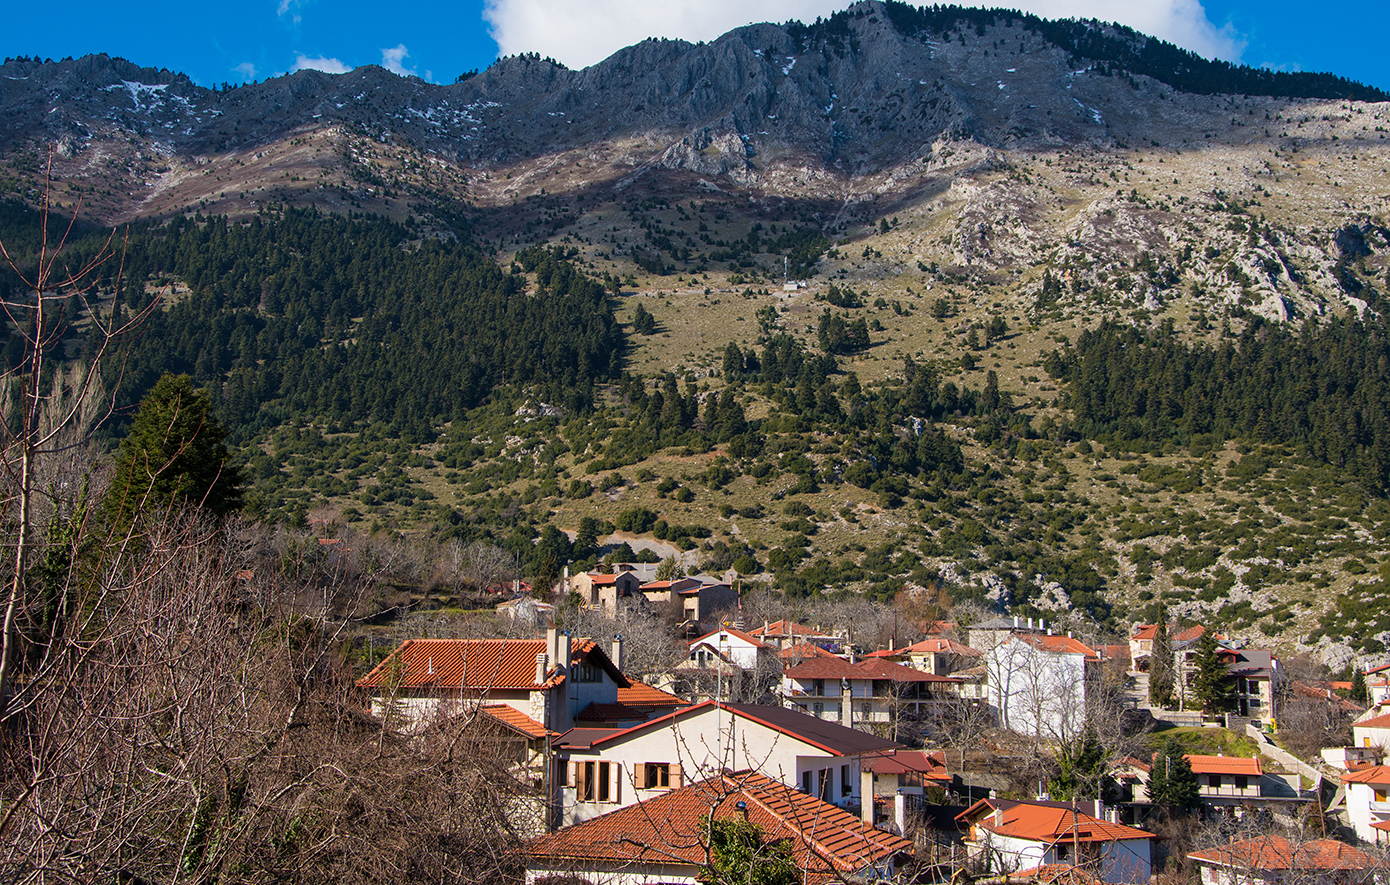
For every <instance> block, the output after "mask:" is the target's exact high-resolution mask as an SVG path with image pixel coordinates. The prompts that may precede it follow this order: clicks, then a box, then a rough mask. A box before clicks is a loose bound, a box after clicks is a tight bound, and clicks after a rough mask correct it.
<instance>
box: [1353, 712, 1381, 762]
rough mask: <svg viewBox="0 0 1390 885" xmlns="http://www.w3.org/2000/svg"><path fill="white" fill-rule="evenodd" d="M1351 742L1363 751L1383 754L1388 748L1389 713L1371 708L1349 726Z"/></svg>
mask: <svg viewBox="0 0 1390 885" xmlns="http://www.w3.org/2000/svg"><path fill="white" fill-rule="evenodd" d="M1351 742H1352V744H1353V745H1354V746H1357V747H1361V748H1363V749H1379V750H1380V751H1381V752H1382V753H1384V751H1385V749H1386V748H1387V747H1390V713H1382V712H1381V708H1379V707H1372V708H1371V709H1370V710H1367V711H1366V713H1365V715H1364V716H1362V718H1361V719H1359V720H1357V721H1356V722H1353V723H1352V724H1351Z"/></svg>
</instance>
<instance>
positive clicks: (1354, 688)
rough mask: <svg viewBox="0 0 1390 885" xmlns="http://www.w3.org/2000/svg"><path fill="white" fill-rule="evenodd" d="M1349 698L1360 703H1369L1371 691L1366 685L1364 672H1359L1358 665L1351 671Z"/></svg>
mask: <svg viewBox="0 0 1390 885" xmlns="http://www.w3.org/2000/svg"><path fill="white" fill-rule="evenodd" d="M1351 700H1353V701H1355V702H1356V703H1358V704H1362V705H1369V704H1370V703H1371V692H1370V690H1369V689H1368V688H1367V687H1366V674H1365V673H1362V672H1361V668H1360V667H1355V666H1353V667H1352V671H1351Z"/></svg>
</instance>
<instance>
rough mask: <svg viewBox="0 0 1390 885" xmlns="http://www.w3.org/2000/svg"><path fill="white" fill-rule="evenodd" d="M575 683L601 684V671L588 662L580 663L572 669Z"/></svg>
mask: <svg viewBox="0 0 1390 885" xmlns="http://www.w3.org/2000/svg"><path fill="white" fill-rule="evenodd" d="M574 681H575V682H602V681H603V671H602V670H600V669H599V668H598V667H596V666H594V665H593V664H592V663H590V662H589V661H580V662H579V663H578V665H576V666H575V668H574Z"/></svg>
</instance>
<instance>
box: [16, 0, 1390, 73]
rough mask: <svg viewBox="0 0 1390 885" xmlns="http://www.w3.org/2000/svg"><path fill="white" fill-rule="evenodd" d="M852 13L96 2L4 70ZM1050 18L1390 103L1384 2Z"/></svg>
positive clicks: (589, 4)
mask: <svg viewBox="0 0 1390 885" xmlns="http://www.w3.org/2000/svg"><path fill="white" fill-rule="evenodd" d="M848 2H849V0H457V2H452V3H438V2H424V3H414V4H407V5H404V6H395V5H386V6H383V5H382V4H380V3H379V2H372V3H368V2H363V0H233V2H224V3H220V4H218V3H213V4H202V3H188V2H180V3H175V2H172V0H156V2H141V0H135V2H129V3H123V4H117V3H111V2H103V3H96V2H91V0H70V2H67V3H64V4H61V5H57V4H53V5H50V3H34V2H28V3H19V2H16V3H12V4H7V5H8V6H9V8H8V9H7V10H6V13H5V19H6V21H5V26H4V28H3V29H0V57H7V56H15V55H25V56H33V55H39V56H43V57H48V58H55V59H56V58H62V57H64V56H69V55H71V56H77V55H83V54H86V53H90V52H106V53H109V54H112V55H120V56H124V57H125V58H128V59H130V60H131V61H134V62H136V63H138V64H142V65H148V66H152V67H164V68H170V69H172V70H177V71H182V72H184V73H186V74H188V75H189V76H191V77H192V78H193V79H194V80H195V81H197V82H198V83H200V84H202V85H204V86H213V85H215V84H218V83H221V82H224V81H226V82H242V81H245V80H261V79H265V78H266V77H271V76H276V75H279V74H284V73H288V72H291V71H293V70H296V69H297V68H300V67H314V68H319V69H326V70H346V69H348V68H352V67H356V66H358V65H364V64H382V65H385V66H388V67H392V68H393V69H394V70H397V72H398V73H402V72H403V73H414V74H417V75H418V76H421V77H425V78H426V79H430V80H433V81H435V82H451V81H452V80H453V79H454V78H455V77H456V76H457V75H458V74H459V73H461V72H463V71H466V70H470V69H473V68H485V67H487V66H488V65H489V64H491V63H492V61H493V60H494V59H495V58H496V57H497V56H498V54H499V52H500V53H504V54H506V53H513V52H526V51H534V52H539V53H540V54H541V55H545V56H551V57H554V58H557V59H559V60H560V61H562V62H565V63H566V64H568V65H570V66H571V67H583V66H584V65H587V64H592V63H593V62H595V61H598V60H600V59H602V58H604V57H606V56H607V55H608V54H609V53H611V52H612V51H614V50H616V49H618V48H620V47H622V46H624V45H627V44H629V43H632V42H636V41H637V40H639V39H641V38H642V37H644V36H648V35H651V36H668V37H683V38H685V39H690V40H701V39H703V40H708V39H712V38H713V37H716V36H718V35H719V34H721V33H723V32H724V31H727V30H728V29H730V28H733V27H737V26H738V25H741V24H747V23H748V22H751V21H785V20H787V19H789V18H799V19H802V20H803V21H811V20H813V19H815V17H816V16H817V15H826V14H829V13H830V12H831V11H833V10H835V9H838V8H842V7H843V6H845V5H847V4H848ZM986 5H999V6H1010V7H1014V8H1022V9H1026V10H1028V11H1031V12H1035V13H1037V14H1039V15H1044V16H1049V17H1066V16H1078V17H1096V18H1103V19H1109V20H1114V21H1120V22H1123V23H1125V24H1129V25H1131V26H1133V27H1135V28H1138V29H1139V30H1142V31H1145V32H1147V33H1153V34H1155V35H1157V36H1160V37H1163V38H1164V39H1167V40H1171V41H1172V42H1174V43H1178V44H1179V45H1182V46H1186V47H1187V48H1189V49H1193V50H1194V51H1197V52H1199V53H1201V54H1203V55H1207V56H1219V57H1223V58H1226V59H1228V60H1231V61H1241V62H1244V63H1247V64H1252V65H1267V66H1270V67H1273V68H1276V69H1279V70H1306V71H1324V70H1327V71H1332V72H1334V73H1337V74H1341V75H1342V76H1346V77H1350V78H1352V79H1354V80H1360V81H1362V82H1364V83H1369V84H1372V85H1375V86H1379V87H1381V88H1383V89H1387V90H1390V52H1388V51H1387V49H1386V46H1385V43H1386V34H1387V33H1390V2H1384V0H1382V2H1365V0H1329V2H1325V3H1322V4H1319V5H1317V6H1315V7H1309V6H1308V5H1307V4H1306V2H1299V3H1295V2H1293V0H1205V2H1199V0H1025V2H1017V0H1001V2H998V3H996V4H986Z"/></svg>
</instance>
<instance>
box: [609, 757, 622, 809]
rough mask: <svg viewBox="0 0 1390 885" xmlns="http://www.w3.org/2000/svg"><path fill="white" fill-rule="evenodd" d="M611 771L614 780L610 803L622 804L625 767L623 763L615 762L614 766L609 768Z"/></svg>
mask: <svg viewBox="0 0 1390 885" xmlns="http://www.w3.org/2000/svg"><path fill="white" fill-rule="evenodd" d="M609 771H611V772H612V775H611V776H612V778H613V790H612V792H610V793H609V794H608V801H610V802H621V801H622V789H623V766H622V764H621V763H618V762H614V763H613V764H612V765H610V766H609Z"/></svg>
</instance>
